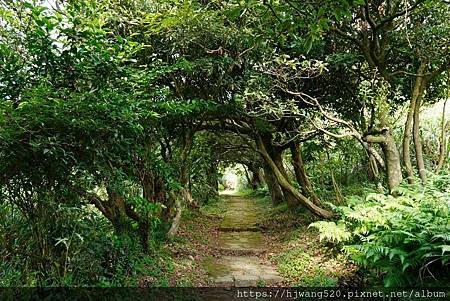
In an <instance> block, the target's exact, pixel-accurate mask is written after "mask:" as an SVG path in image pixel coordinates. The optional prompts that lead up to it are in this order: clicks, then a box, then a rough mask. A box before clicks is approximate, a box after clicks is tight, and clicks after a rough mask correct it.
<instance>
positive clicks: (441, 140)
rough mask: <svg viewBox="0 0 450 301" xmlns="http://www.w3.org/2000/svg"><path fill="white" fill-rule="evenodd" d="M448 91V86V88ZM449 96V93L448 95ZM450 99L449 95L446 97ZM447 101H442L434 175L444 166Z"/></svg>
mask: <svg viewBox="0 0 450 301" xmlns="http://www.w3.org/2000/svg"><path fill="white" fill-rule="evenodd" d="M449 76H450V71H449ZM449 84H450V79H449ZM448 89H450V86H449V88H448ZM448 94H450V93H448ZM448 96H449V97H450V95H448ZM447 100H448V98H447V99H446V100H445V101H444V107H443V109H442V120H441V137H440V138H439V159H438V163H437V166H436V171H435V174H437V175H438V174H439V173H440V172H441V169H442V166H444V161H445V152H446V149H447V147H446V146H447V145H446V141H445V132H446V128H447V126H446V123H445V109H446V107H447Z"/></svg>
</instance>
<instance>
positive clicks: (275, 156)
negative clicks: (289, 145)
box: [266, 146, 299, 208]
mask: <svg viewBox="0 0 450 301" xmlns="http://www.w3.org/2000/svg"><path fill="white" fill-rule="evenodd" d="M266 147H267V146H266ZM272 160H273V162H274V163H275V165H276V166H277V168H278V170H279V171H280V172H281V174H282V176H283V177H284V178H285V179H286V181H288V182H289V177H288V175H287V172H286V169H285V168H284V164H283V153H282V151H280V150H277V149H273V152H272ZM281 190H282V191H283V195H284V199H285V200H286V203H287V205H288V207H290V208H294V207H296V206H297V205H299V202H298V201H297V199H296V198H295V196H293V195H292V193H289V190H287V189H286V188H284V187H283V186H281Z"/></svg>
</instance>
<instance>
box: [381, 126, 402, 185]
mask: <svg viewBox="0 0 450 301" xmlns="http://www.w3.org/2000/svg"><path fill="white" fill-rule="evenodd" d="M385 137H386V141H385V143H383V144H381V148H382V149H383V152H384V156H385V158H386V173H387V180H388V187H389V191H390V192H392V191H393V190H394V189H395V188H396V187H397V186H398V185H399V184H400V183H401V182H402V180H403V177H402V168H401V165H400V155H399V153H398V149H397V145H395V141H394V138H393V137H392V134H391V132H390V130H389V131H387V132H386V136H385Z"/></svg>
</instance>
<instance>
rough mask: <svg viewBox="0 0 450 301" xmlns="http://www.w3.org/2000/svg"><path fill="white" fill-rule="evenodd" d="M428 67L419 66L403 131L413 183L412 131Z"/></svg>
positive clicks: (406, 165)
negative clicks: (424, 75)
mask: <svg viewBox="0 0 450 301" xmlns="http://www.w3.org/2000/svg"><path fill="white" fill-rule="evenodd" d="M425 68H426V64H425V62H423V61H422V62H421V63H420V66H419V68H418V69H417V75H418V76H417V77H416V80H415V82H414V88H413V91H412V93H411V94H412V95H411V102H410V105H409V109H408V115H407V117H406V122H405V130H404V133H403V143H402V145H403V147H402V153H403V162H404V163H405V168H406V174H407V176H408V183H410V184H412V183H414V171H413V167H412V164H411V154H410V143H411V131H412V128H413V118H414V112H415V108H416V106H417V101H418V100H420V98H421V97H422V95H423V90H424V86H425V85H424V83H423V81H424V78H423V74H424V71H425Z"/></svg>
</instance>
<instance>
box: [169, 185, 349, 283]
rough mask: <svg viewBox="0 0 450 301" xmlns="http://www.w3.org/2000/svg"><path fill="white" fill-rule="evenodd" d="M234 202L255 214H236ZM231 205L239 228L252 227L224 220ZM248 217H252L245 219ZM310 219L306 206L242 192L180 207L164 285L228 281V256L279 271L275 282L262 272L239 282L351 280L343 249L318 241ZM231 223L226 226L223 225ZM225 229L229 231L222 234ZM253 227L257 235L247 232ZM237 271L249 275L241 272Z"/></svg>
mask: <svg viewBox="0 0 450 301" xmlns="http://www.w3.org/2000/svg"><path fill="white" fill-rule="evenodd" d="M236 202H238V203H239V202H248V203H246V205H248V206H250V209H249V208H247V211H246V212H253V213H254V214H248V213H247V214H245V210H246V209H244V210H243V211H242V212H241V213H239V208H236ZM233 203H234V205H233ZM233 206H234V207H233ZM239 206H240V205H239ZM230 210H231V211H233V210H235V211H236V210H237V211H238V212H236V215H234V216H239V214H241V217H242V218H241V222H242V223H243V224H241V225H238V227H241V228H242V227H247V228H248V226H249V225H251V226H252V227H255V229H243V230H250V231H241V230H242V229H241V230H239V229H237V231H235V230H236V229H233V227H235V225H234V224H233V225H229V218H230ZM247 219H253V220H252V221H250V224H249V223H247V222H248V221H247ZM313 221H315V218H314V217H313V216H312V215H311V214H309V213H308V212H306V211H302V210H301V209H298V210H295V211H291V210H288V208H287V207H286V206H285V205H280V206H277V207H273V206H272V205H271V203H270V200H269V199H268V198H266V197H261V196H258V195H255V194H245V193H241V195H225V196H221V197H220V198H219V199H218V200H215V201H214V202H211V203H209V204H207V205H204V206H202V208H201V209H200V210H199V211H185V212H184V214H183V217H182V222H181V226H180V229H179V232H178V235H177V237H176V238H175V239H174V240H173V241H172V242H171V243H168V244H167V245H166V248H167V250H168V251H169V252H170V253H171V254H173V256H174V258H173V259H174V267H173V272H172V275H171V277H170V280H169V283H168V284H169V285H170V286H195V287H202V286H213V285H225V286H228V285H232V282H230V281H231V280H227V277H228V278H229V276H230V273H231V274H233V273H234V274H233V275H234V276H233V278H235V276H236V271H233V269H234V268H233V267H230V266H227V265H228V263H229V262H230V256H241V257H242V256H247V258H248V257H251V258H253V259H252V262H250V263H249V264H250V265H251V264H253V263H254V262H257V261H259V262H260V264H261V265H262V266H267V267H273V268H274V270H276V271H277V275H279V276H281V278H280V281H278V282H277V281H275V282H274V281H271V282H270V283H266V282H265V281H264V275H262V276H263V277H261V279H260V281H257V282H256V283H255V282H252V283H249V282H245V283H242V282H241V285H249V284H250V285H255V284H256V285H260V286H267V285H286V286H346V285H351V284H354V283H351V282H353V281H355V278H357V277H355V273H356V268H355V266H353V265H352V264H350V263H349V262H347V261H346V259H345V258H344V256H343V255H342V254H338V253H336V252H333V251H332V249H331V246H330V245H327V244H325V243H321V242H320V241H319V236H318V233H317V231H315V230H314V229H309V228H308V225H309V224H310V223H311V222H313ZM234 223H235V222H234ZM230 226H231V229H224V228H227V227H230ZM227 230H228V231H231V232H232V234H224V233H223V232H225V231H227ZM252 231H253V232H258V233H261V234H262V235H261V236H258V235H256V236H255V235H253V234H249V232H252ZM233 241H235V242H234V243H233ZM249 244H250V245H249ZM252 244H253V246H252ZM233 258H234V259H235V258H236V257H233ZM227 262H228V263H227ZM218 263H219V264H218ZM230 269H231V270H232V271H231V272H230ZM259 271H261V270H259ZM264 271H267V270H264V269H263V272H262V273H266V272H264ZM242 273H244V274H248V272H245V271H243V272H242ZM250 278H251V277H250ZM269 278H270V277H269ZM281 279H283V280H281ZM227 281H228V282H227ZM349 282H350V283H349ZM236 285H239V284H238V283H236Z"/></svg>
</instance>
